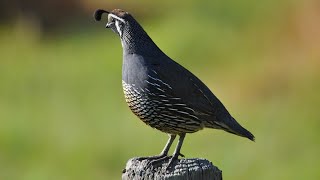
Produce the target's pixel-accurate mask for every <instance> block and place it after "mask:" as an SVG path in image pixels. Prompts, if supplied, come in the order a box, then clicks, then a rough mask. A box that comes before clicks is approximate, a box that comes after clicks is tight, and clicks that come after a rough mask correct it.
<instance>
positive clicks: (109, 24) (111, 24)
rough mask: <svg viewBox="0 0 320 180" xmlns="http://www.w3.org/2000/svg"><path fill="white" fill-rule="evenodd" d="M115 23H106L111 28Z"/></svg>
mask: <svg viewBox="0 0 320 180" xmlns="http://www.w3.org/2000/svg"><path fill="white" fill-rule="evenodd" d="M113 25H114V22H108V23H107V24H106V28H111V26H113Z"/></svg>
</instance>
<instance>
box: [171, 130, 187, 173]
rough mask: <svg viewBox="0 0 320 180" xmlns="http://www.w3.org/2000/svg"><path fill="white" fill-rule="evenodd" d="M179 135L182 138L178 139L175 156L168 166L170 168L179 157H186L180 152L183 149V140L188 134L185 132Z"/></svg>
mask: <svg viewBox="0 0 320 180" xmlns="http://www.w3.org/2000/svg"><path fill="white" fill-rule="evenodd" d="M179 136H180V138H179V141H178V145H177V147H176V149H175V150H174V153H173V156H172V157H171V159H170V161H169V163H168V166H167V168H169V167H170V166H171V165H172V163H173V162H174V161H176V160H177V159H178V157H179V156H182V157H184V155H183V154H181V153H180V150H181V147H182V143H183V140H184V138H185V136H186V134H185V133H183V134H180V135H179Z"/></svg>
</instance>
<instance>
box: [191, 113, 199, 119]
mask: <svg viewBox="0 0 320 180" xmlns="http://www.w3.org/2000/svg"><path fill="white" fill-rule="evenodd" d="M189 116H190V117H193V118H196V119H199V118H198V117H197V116H194V115H191V114H189Z"/></svg>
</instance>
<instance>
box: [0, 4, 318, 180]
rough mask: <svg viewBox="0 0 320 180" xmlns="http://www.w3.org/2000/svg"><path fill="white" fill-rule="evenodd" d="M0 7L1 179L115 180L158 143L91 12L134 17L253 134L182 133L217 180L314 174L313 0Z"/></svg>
mask: <svg viewBox="0 0 320 180" xmlns="http://www.w3.org/2000/svg"><path fill="white" fill-rule="evenodd" d="M0 4H1V6H0V10H1V13H0V16H1V18H0V42H1V43H0V51H1V53H0V179H3V180H22V179H23V180H37V179H39V180H43V179H60V180H69V179H97V180H99V179H101V180H102V179H120V177H121V171H122V169H123V168H124V167H125V163H126V161H127V160H128V159H129V158H131V157H135V156H147V155H155V154H158V153H159V152H160V151H161V150H162V148H163V147H164V145H165V143H166V141H167V138H168V137H167V135H166V134H164V133H161V132H159V131H157V130H154V129H152V128H150V127H148V126H146V125H144V124H143V123H142V122H141V121H139V120H138V118H136V117H135V116H134V115H133V114H132V113H131V112H130V110H129V108H128V107H127V105H126V103H125V101H124V97H123V93H122V87H121V64H122V49H121V44H120V41H119V38H118V37H117V36H116V35H115V34H114V33H113V32H111V31H110V30H106V29H105V28H104V26H105V25H104V23H101V22H99V23H98V22H94V20H93V18H92V13H93V11H94V10H95V9H97V8H104V9H107V10H112V9H114V8H121V9H125V10H127V11H129V12H131V14H133V15H134V16H135V17H136V19H137V20H138V21H139V22H140V23H141V24H142V25H143V27H144V28H145V30H146V31H147V32H148V34H149V35H150V36H151V37H152V38H153V40H154V41H155V42H156V43H157V44H158V45H159V46H160V48H161V49H163V51H164V52H166V53H167V54H168V55H169V56H170V57H172V58H173V59H175V60H176V61H177V62H179V63H180V64H182V65H183V66H185V67H186V68H188V69H189V70H191V71H192V72H194V74H196V75H197V76H198V77H200V79H202V80H203V81H204V82H205V83H206V84H207V85H208V86H209V87H210V89H211V90H212V91H213V92H214V93H215V94H216V95H217V96H218V97H219V99H220V100H221V101H222V102H223V103H224V104H225V106H226V107H227V108H228V109H229V111H230V112H231V114H232V115H233V116H234V117H235V118H236V119H237V120H238V122H240V123H241V124H242V125H244V126H245V127H246V128H248V129H249V130H250V131H251V132H252V133H253V134H254V135H255V136H256V142H255V143H253V142H250V141H248V140H247V139H244V138H240V137H237V136H234V135H231V134H228V133H225V132H222V131H217V130H211V129H206V130H203V131H200V132H198V133H195V134H191V135H187V136H186V141H185V143H184V146H183V147H182V153H183V154H185V155H186V156H187V157H188V158H192V157H203V158H206V159H209V160H210V161H212V162H213V163H214V164H215V165H216V166H218V167H219V168H220V169H221V170H222V171H223V177H224V179H262V180H263V179H268V180H269V179H319V178H320V171H319V167H320V156H319V152H320V141H319V138H320V137H319V136H320V132H319V127H320V119H319V118H320V111H319V106H320V95H319V92H320V21H319V19H320V3H319V1H317V0H306V1H294V0H291V1H289V0H277V1H276V0H270V1H253V0H243V1H238V0H224V1H222V0H214V1H204V0H203V1H183V2H172V1H169V0H162V1H158V2H150V1H147V0H143V1H139V2H134V1H129V0H123V1H121V2H118V1H115V0H110V1H108V2H101V1H97V0H96V1H89V0H82V1H76V0H70V1H63V0H56V1H39V0H30V1H26V2H23V1H18V0H13V1H10V2H9V1H5V2H3V1H2V2H1V3H0ZM172 149H173V148H172ZM170 153H172V150H171V151H170Z"/></svg>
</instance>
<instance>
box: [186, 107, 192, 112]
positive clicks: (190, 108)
mask: <svg viewBox="0 0 320 180" xmlns="http://www.w3.org/2000/svg"><path fill="white" fill-rule="evenodd" d="M184 108H185V109H189V110H191V111H192V112H194V110H193V109H191V108H189V107H184Z"/></svg>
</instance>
